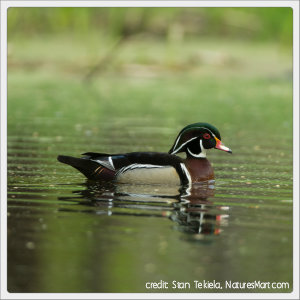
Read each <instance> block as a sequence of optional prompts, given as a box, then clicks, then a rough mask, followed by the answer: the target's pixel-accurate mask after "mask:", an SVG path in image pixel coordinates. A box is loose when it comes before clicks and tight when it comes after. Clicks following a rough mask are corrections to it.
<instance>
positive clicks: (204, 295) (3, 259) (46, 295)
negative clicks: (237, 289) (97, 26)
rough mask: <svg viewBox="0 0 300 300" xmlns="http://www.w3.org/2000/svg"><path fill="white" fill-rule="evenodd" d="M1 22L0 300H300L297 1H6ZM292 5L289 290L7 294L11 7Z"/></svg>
mask: <svg viewBox="0 0 300 300" xmlns="http://www.w3.org/2000/svg"><path fill="white" fill-rule="evenodd" d="M0 3H1V9H0V13H1V16H0V20H1V61H0V67H1V73H0V74H1V86H0V87H1V110H0V113H1V118H0V120H1V152H0V153H1V156H0V159H1V160H0V162H1V165H0V167H1V194H0V196H1V198H0V199H1V207H0V212H1V291H0V292H1V294H0V298H1V299H141V298H143V299H153V298H160V299H182V298H184V299H198V298H205V299H242V298H243V299H254V298H256V299H299V202H298V201H299V2H298V0H284V1H282V0H281V1H266V0H265V1H257V0H252V1H226V0H225V1H224V0H219V1H214V0H209V1H189V0H188V1H185V0H182V1H142V0H141V1H124V0H123V1H122V0H119V1H115V0H110V1H97V0H93V1H71V0H68V1H22V0H19V1H10V0H2V1H0ZM62 6H64V7H97V6H99V7H101V6H102V7H137V6H139V7H291V8H292V9H293V25H294V27H293V29H294V31H293V42H294V43H293V126H294V130H293V142H294V144H293V175H294V176H293V178H294V179H293V188H294V190H293V197H294V201H293V229H294V230H293V239H294V240H293V241H294V245H293V250H294V253H293V265H294V267H293V288H294V290H293V292H292V293H94V294H91V293H78V294H75V293H8V292H7V279H6V271H7V248H6V246H7V225H6V222H7V214H6V212H7V178H6V174H7V173H6V172H7V161H6V159H7V32H6V27H7V26H6V21H7V9H8V8H9V7H62Z"/></svg>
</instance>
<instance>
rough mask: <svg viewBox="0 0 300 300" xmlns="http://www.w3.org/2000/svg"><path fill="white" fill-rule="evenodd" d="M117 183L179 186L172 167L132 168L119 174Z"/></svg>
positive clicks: (178, 179) (177, 176)
mask: <svg viewBox="0 0 300 300" xmlns="http://www.w3.org/2000/svg"><path fill="white" fill-rule="evenodd" d="M117 182H120V183H139V184H141V183H144V184H171V185H180V183H181V182H180V178H179V175H178V174H177V172H176V170H175V169H174V168H173V167H158V168H157V167H153V168H150V167H148V168H134V169H129V170H127V171H125V172H124V173H119V175H118V176H117Z"/></svg>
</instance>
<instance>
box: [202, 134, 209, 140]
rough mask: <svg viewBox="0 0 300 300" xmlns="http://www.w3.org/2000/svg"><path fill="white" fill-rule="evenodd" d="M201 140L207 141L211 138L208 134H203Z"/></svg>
mask: <svg viewBox="0 0 300 300" xmlns="http://www.w3.org/2000/svg"><path fill="white" fill-rule="evenodd" d="M203 138H204V139H206V140H208V139H210V138H211V136H210V134H209V133H204V134H203Z"/></svg>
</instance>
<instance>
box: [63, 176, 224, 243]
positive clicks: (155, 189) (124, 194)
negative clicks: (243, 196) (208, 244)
mask: <svg viewBox="0 0 300 300" xmlns="http://www.w3.org/2000/svg"><path fill="white" fill-rule="evenodd" d="M214 188H215V187H214V181H206V182H202V183H199V184H194V185H193V186H192V187H188V188H187V187H180V188H179V187H178V186H171V185H170V186H166V185H129V184H128V185H127V184H113V183H107V184H99V183H95V182H90V181H87V188H86V189H84V190H80V191H74V192H73V193H74V194H77V195H79V197H68V198H67V197H60V198H59V199H60V200H64V201H66V200H69V201H74V200H77V201H78V198H79V199H80V201H79V204H81V205H82V204H84V205H88V206H93V207H97V208H99V209H96V210H94V209H93V210H89V211H88V212H92V213H97V214H99V215H103V214H105V215H134V216H143V217H146V216H149V217H164V218H169V219H170V220H172V221H173V222H174V223H175V224H176V225H175V226H174V228H175V229H176V230H178V231H181V232H185V233H188V234H194V235H195V234H196V235H198V238H200V236H204V235H218V234H220V233H221V232H222V230H223V229H224V227H225V226H226V225H227V223H228V214H227V211H228V209H229V208H228V207H227V206H219V205H215V204H214V203H213V202H212V201H211V200H209V198H212V197H213V196H214ZM120 209H124V211H122V210H120ZM129 210H130V211H129ZM84 211H85V212H87V210H84Z"/></svg>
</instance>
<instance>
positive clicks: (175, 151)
mask: <svg viewBox="0 0 300 300" xmlns="http://www.w3.org/2000/svg"><path fill="white" fill-rule="evenodd" d="M194 128H197V129H201V128H203V129H206V130H208V131H209V132H210V133H211V135H212V136H213V137H216V136H215V135H214V134H213V133H212V132H211V130H210V129H208V128H206V127H194ZM183 134H184V132H182V133H181V134H180V135H179V137H178V138H177V140H176V142H175V146H174V150H173V152H172V154H175V153H177V152H178V151H179V150H180V149H181V148H182V147H183V146H184V145H186V144H187V143H189V142H190V141H192V140H194V139H196V138H197V137H198V136H196V137H194V138H192V139H190V140H188V141H187V142H185V143H184V144H182V145H181V146H180V147H179V148H178V149H176V146H177V144H178V142H179V140H180V138H181V136H182V135H183Z"/></svg>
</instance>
